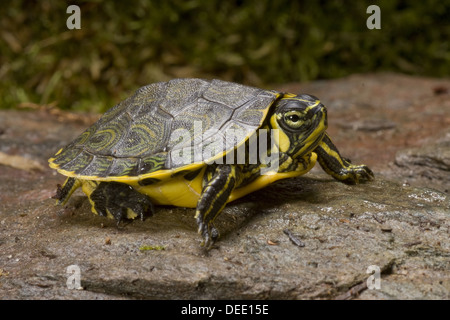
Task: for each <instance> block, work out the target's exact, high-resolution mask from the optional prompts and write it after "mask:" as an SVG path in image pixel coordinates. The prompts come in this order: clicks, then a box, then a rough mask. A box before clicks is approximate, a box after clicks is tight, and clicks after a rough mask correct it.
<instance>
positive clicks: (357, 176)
mask: <svg viewBox="0 0 450 320" xmlns="http://www.w3.org/2000/svg"><path fill="white" fill-rule="evenodd" d="M326 128H327V113H326V109H325V107H324V106H323V105H322V104H321V103H320V101H319V99H317V98H316V97H314V96H311V95H307V94H300V95H295V94H289V93H281V92H277V91H268V90H262V89H257V88H253V87H249V86H244V85H240V84H236V83H231V82H226V81H221V80H203V79H174V80H171V81H168V82H160V83H155V84H151V85H148V86H145V87H142V88H140V89H139V90H137V91H136V93H135V94H134V95H133V96H131V97H129V98H128V99H126V100H124V101H122V102H120V103H119V104H117V105H116V106H115V107H113V108H112V109H110V110H109V111H107V112H106V113H105V114H104V115H103V117H101V118H100V119H99V120H98V121H97V122H96V123H95V124H94V125H92V126H91V127H90V128H88V129H87V130H86V131H84V132H83V133H82V134H81V135H80V136H79V137H78V138H76V139H75V140H74V141H73V142H72V143H70V144H69V145H67V146H66V147H64V148H62V149H61V150H59V151H58V152H57V153H56V154H55V156H54V157H52V158H51V159H50V160H49V162H50V167H52V168H54V169H56V170H58V172H59V173H61V174H63V175H66V176H68V178H67V180H66V182H65V183H64V185H63V186H62V187H60V186H58V190H57V194H56V196H55V197H56V198H57V199H58V203H59V204H64V203H66V202H67V200H68V199H69V197H70V196H71V194H72V193H73V192H74V191H75V190H76V189H77V188H79V187H81V188H82V190H83V191H84V193H86V195H87V196H88V198H89V200H90V202H91V204H92V211H93V212H94V213H96V214H100V215H102V216H108V217H111V218H115V219H116V220H117V222H118V223H119V222H120V221H121V219H122V218H135V217H137V216H139V217H141V219H143V217H144V215H145V214H146V213H149V212H152V211H153V204H159V205H175V206H180V207H192V208H197V209H196V214H195V217H196V219H197V223H198V227H199V233H201V235H202V236H203V239H204V244H205V245H206V246H207V247H209V246H210V245H211V244H212V243H213V242H214V241H215V240H216V238H217V237H218V232H217V230H216V229H215V228H214V225H213V221H214V219H215V218H216V217H217V216H218V214H219V213H220V212H221V211H222V209H223V208H224V207H225V205H226V204H227V203H228V202H230V201H233V200H235V199H238V198H240V197H242V196H244V195H246V194H248V193H250V192H253V191H255V190H258V189H260V188H263V187H265V186H266V185H268V184H269V183H272V182H274V181H276V180H279V179H285V178H291V177H297V176H300V175H302V174H305V173H306V172H308V171H309V170H310V169H311V168H312V167H313V166H314V164H315V163H316V160H318V161H319V163H320V165H321V166H322V168H323V169H324V170H325V171H326V172H327V173H328V174H330V175H331V176H333V177H334V178H335V179H337V180H339V181H341V182H344V183H348V184H354V183H358V182H359V181H362V180H370V179H372V178H373V173H372V171H371V170H370V169H369V168H368V167H367V166H365V165H353V164H351V163H350V162H349V161H348V160H346V159H344V158H343V157H341V155H340V154H339V151H338V150H337V148H336V147H335V146H334V145H333V143H332V142H331V140H330V138H329V137H328V135H327V134H326V132H325V130H326Z"/></svg>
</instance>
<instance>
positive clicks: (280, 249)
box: [0, 74, 450, 299]
mask: <svg viewBox="0 0 450 320" xmlns="http://www.w3.org/2000/svg"><path fill="white" fill-rule="evenodd" d="M297 86H298V85H296V84H292V85H289V86H287V87H290V89H287V90H284V91H293V92H297V91H300V90H298V88H297ZM438 86H441V87H446V88H447V87H449V82H448V81H443V80H433V79H423V78H414V77H405V76H400V75H389V74H382V75H355V76H352V77H349V78H346V79H340V80H333V81H320V82H314V83H311V84H307V85H302V90H301V91H303V92H309V93H312V94H315V95H317V96H320V97H321V98H322V100H323V101H325V102H326V105H327V107H328V109H329V116H330V121H329V122H330V124H329V133H330V135H331V137H332V138H333V139H334V142H335V143H336V144H337V145H338V146H339V148H340V149H341V151H342V153H343V155H344V156H346V157H349V158H350V159H352V161H353V162H354V163H366V164H368V165H369V166H371V168H372V169H373V170H374V172H375V175H376V180H375V181H373V182H370V183H365V184H361V185H356V186H347V185H344V184H341V183H339V182H336V181H334V180H333V179H332V178H330V177H329V176H327V175H326V174H324V173H323V172H322V171H321V170H320V168H315V169H314V170H313V171H312V172H311V173H309V174H308V175H306V176H304V177H300V178H296V179H291V180H287V181H280V182H278V183H276V184H274V185H271V186H269V187H267V188H265V189H263V190H260V191H258V192H255V193H253V194H250V195H248V196H247V197H245V198H243V199H239V200H238V201H235V202H234V203H231V204H229V205H228V206H227V207H226V209H225V210H224V212H223V214H222V215H221V216H220V217H219V218H218V220H217V224H216V226H217V228H218V229H219V231H220V233H221V237H220V240H219V242H218V243H217V246H216V247H215V248H213V249H212V250H210V251H208V252H205V251H204V250H203V249H202V248H201V247H200V242H201V239H200V236H199V235H198V234H197V226H196V223H195V219H194V218H193V215H194V210H193V209H185V208H173V207H158V208H157V209H156V212H155V214H154V215H153V216H152V217H148V218H147V219H146V220H145V221H144V222H141V221H132V222H126V223H122V224H121V225H120V226H119V227H117V226H116V224H115V222H114V221H112V220H108V219H105V218H103V217H98V216H95V215H93V214H92V213H91V211H90V204H89V201H88V200H87V199H86V197H85V196H84V195H83V194H82V193H81V192H79V191H77V193H76V194H74V196H73V197H72V198H71V200H70V201H69V202H68V203H67V205H66V206H65V207H57V206H55V204H54V200H53V199H51V196H52V195H54V193H55V190H56V185H57V184H58V183H62V182H63V180H64V178H63V177H62V176H60V175H58V174H56V173H55V172H54V171H52V170H50V169H49V168H47V164H46V162H47V159H48V158H49V157H50V156H52V155H53V153H54V152H55V151H57V150H58V149H59V148H60V147H62V146H64V145H65V144H67V143H68V142H70V141H71V140H72V139H73V138H75V137H76V136H77V135H78V134H79V133H81V132H82V131H83V130H84V129H85V128H86V127H87V126H88V125H89V123H86V122H84V121H80V118H79V117H75V118H74V117H66V118H65V117H64V114H63V113H58V114H55V113H48V112H47V111H46V110H35V111H29V112H24V111H22V112H19V111H11V110H9V111H0V128H3V133H2V134H1V135H0V152H3V153H5V154H8V155H14V156H22V157H25V158H27V159H33V160H34V161H37V162H38V163H39V164H40V165H41V166H42V167H43V168H44V169H43V171H35V170H32V171H26V170H22V169H21V168H20V167H19V168H13V167H11V166H4V165H0V176H1V177H2V182H1V183H0V298H3V299H134V298H150V299H188V298H189V299H190V298H192V299H207V298H211V299H219V298H220V299H334V298H345V299H348V298H359V299H448V298H449V292H450V276H449V273H448V270H450V244H449V241H448V234H449V231H450V200H449V196H448V194H447V193H446V191H445V188H444V185H447V186H448V180H445V179H443V178H442V176H443V175H445V173H446V171H445V167H441V166H440V165H441V164H440V165H435V164H433V165H432V166H430V165H429V164H430V161H428V160H427V161H425V160H423V159H421V160H420V161H419V162H417V161H416V160H414V161H412V160H411V159H413V157H412V156H411V157H409V158H408V157H407V158H404V157H403V156H402V154H404V153H408V152H411V151H408V150H410V149H411V150H412V149H413V148H417V149H414V150H416V151H415V153H414V154H418V155H421V156H425V155H427V156H430V155H433V159H435V160H432V161H431V163H438V162H439V161H441V160H442V161H441V162H442V163H444V164H445V163H447V162H446V161H447V160H448V158H447V156H445V154H446V153H445V152H446V151H445V150H446V149H445V148H446V147H445V143H446V142H443V141H441V140H439V139H443V137H445V132H444V131H443V130H446V128H447V127H448V122H446V121H448V116H449V115H448V110H450V108H448V105H447V104H448V100H449V99H448V94H447V93H445V92H443V93H439V94H435V92H434V91H433V88H436V87H438ZM412 87H414V88H416V90H411V88H412ZM296 88H297V89H296ZM355 88H356V89H355ZM405 88H408V90H406V89H405ZM279 89H282V88H279ZM291 89H292V90H291ZM374 114H375V115H376V116H374ZM372 118H373V119H386V121H387V125H384V124H383V123H382V122H383V121H384V120H383V121H381V120H375V121H373V122H370V121H371V120H370V119H372ZM89 119H91V120H89V121H92V122H93V121H94V119H95V116H94V117H89ZM367 119H369V120H367ZM418 119H421V121H420V122H419V121H418ZM89 121H88V122H89ZM345 122H347V123H349V124H355V123H362V124H364V126H366V129H362V127H361V126H355V125H348V126H345V125H344V126H339V125H338V123H345ZM419 123H420V130H418V128H417V126H418V124H419ZM393 124H395V125H393ZM446 125H447V126H446ZM364 126H363V127H364ZM369 129H370V130H369ZM372 129H373V130H372ZM437 130H441V132H439V131H437ZM430 141H436V142H435V143H433V142H430ZM441 143H442V144H441ZM435 144H436V145H435ZM423 148H430V149H423ZM437 149H438V150H439V151H436V150H437ZM420 150H421V151H420ZM433 150H434V151H433ZM442 150H444V151H442ZM433 152H434V153H433ZM411 154H413V153H411ZM402 159H403V160H402ZM408 159H409V160H408ZM439 159H440V160H439ZM446 159H447V160H446ZM438 160H439V161H438ZM441 162H439V163H441ZM443 168H444V169H443ZM408 170H412V171H413V172H414V174H410V173H408V172H409V171H408ZM418 170H423V172H424V173H423V175H426V174H428V176H426V178H425V177H420V176H421V174H417V172H418ZM431 170H437V171H436V172H441V175H440V178H439V177H438V176H437V175H435V174H434V173H430V172H429V171H431ZM418 176H419V178H417V177H418ZM447 177H448V176H447ZM286 230H289V232H288V234H286ZM289 234H290V235H291V236H289ZM293 239H294V241H293ZM298 241H299V242H298ZM296 242H298V243H299V244H300V243H301V244H302V246H299V245H297V244H296ZM142 248H147V249H146V250H142ZM148 248H152V249H148ZM155 248H164V249H163V250H162V249H161V250H156V249H155ZM70 266H77V267H78V268H79V271H80V274H79V275H80V285H81V287H82V289H80V290H77V289H76V288H75V287H74V289H70V287H71V286H70V281H69V284H68V280H70V279H69V277H70V276H71V275H73V274H72V273H71V272H70V270H72V269H71V268H69V267H70ZM370 266H376V267H378V268H379V270H380V272H381V287H380V288H379V289H373V290H371V289H369V288H368V286H367V284H366V283H367V282H366V281H367V280H368V278H369V276H370V273H368V270H369V267H370Z"/></svg>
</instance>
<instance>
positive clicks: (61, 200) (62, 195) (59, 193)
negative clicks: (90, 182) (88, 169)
mask: <svg viewBox="0 0 450 320" xmlns="http://www.w3.org/2000/svg"><path fill="white" fill-rule="evenodd" d="M79 187H81V182H80V180H78V179H75V178H67V180H66V182H64V184H63V186H62V187H61V185H60V184H58V185H57V186H56V194H55V195H54V196H53V197H52V199H56V200H57V201H56V204H60V205H64V204H66V202H67V200H69V198H70V196H71V195H72V193H73V192H74V191H75V190H77V189H78V188H79Z"/></svg>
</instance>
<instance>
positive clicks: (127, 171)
mask: <svg viewBox="0 0 450 320" xmlns="http://www.w3.org/2000/svg"><path fill="white" fill-rule="evenodd" d="M278 96H279V93H277V92H270V91H265V90H262V89H257V88H251V87H247V86H244V85H239V84H235V83H230V82H226V81H220V80H212V81H209V80H202V79H175V80H171V81H169V82H159V83H155V84H151V85H148V86H145V87H142V88H140V89H138V90H137V91H136V93H135V94H134V95H132V96H131V97H129V98H127V99H126V100H124V101H122V102H120V103H119V104H117V105H116V106H115V107H113V108H111V109H110V110H109V111H107V112H106V113H105V114H104V115H103V117H102V118H100V119H99V120H98V121H97V122H96V123H95V124H94V125H93V126H91V127H90V128H88V129H87V130H86V131H84V132H83V133H82V134H81V135H80V136H79V137H78V138H77V139H75V140H74V141H73V142H72V143H71V144H69V145H68V146H67V147H65V148H63V149H62V150H61V151H60V152H59V153H58V154H57V155H56V156H55V157H54V158H52V159H51V162H52V163H53V164H54V167H55V168H56V169H58V170H62V171H64V172H65V173H66V174H69V173H70V175H72V176H74V175H76V176H78V177H82V176H89V177H91V178H93V179H96V178H100V179H101V178H103V177H107V178H108V179H110V180H111V179H113V178H114V177H127V176H128V177H139V176H140V175H145V177H146V178H148V176H149V174H150V173H153V172H157V171H159V170H164V169H174V168H177V167H182V166H183V164H175V162H174V161H173V155H174V154H173V152H178V151H179V150H180V149H182V148H184V147H194V149H193V150H192V152H193V153H194V152H195V151H197V152H202V151H203V150H195V148H196V147H197V148H198V147H199V146H200V145H201V144H200V142H202V143H203V145H202V148H203V149H204V148H205V147H208V143H210V142H211V143H212V140H213V138H214V139H217V137H222V138H223V139H224V141H225V140H226V139H225V138H226V131H227V130H228V129H233V130H237V132H240V133H239V135H238V136H237V137H236V138H235V139H234V140H233V141H234V142H233V143H231V144H230V143H228V144H224V147H225V149H224V150H219V151H222V153H223V152H228V151H229V150H231V149H233V148H234V147H236V144H237V143H242V142H244V141H245V139H246V138H248V136H249V135H251V134H252V133H253V132H254V131H255V130H256V129H257V128H258V127H259V126H260V125H261V123H262V121H263V120H264V118H265V116H266V114H267V112H268V108H269V106H270V105H271V104H272V103H273V101H275V99H276V98H277V97H278ZM196 122H200V123H201V125H202V126H201V132H194V125H195V123H196ZM178 129H180V130H181V129H182V130H184V132H186V131H188V132H189V134H190V136H189V139H187V140H183V143H180V137H179V136H177V134H176V133H177V130H178ZM218 154H219V153H218Z"/></svg>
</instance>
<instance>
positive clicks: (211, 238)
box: [197, 217, 219, 250]
mask: <svg viewBox="0 0 450 320" xmlns="http://www.w3.org/2000/svg"><path fill="white" fill-rule="evenodd" d="M197 224H198V233H200V234H201V235H202V238H203V241H202V246H203V247H204V248H205V249H207V250H209V249H211V247H212V246H213V244H214V243H215V242H216V240H217V239H218V238H219V231H218V230H217V229H216V227H215V226H214V225H213V224H212V223H209V225H207V223H205V222H203V220H202V219H201V217H197Z"/></svg>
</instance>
